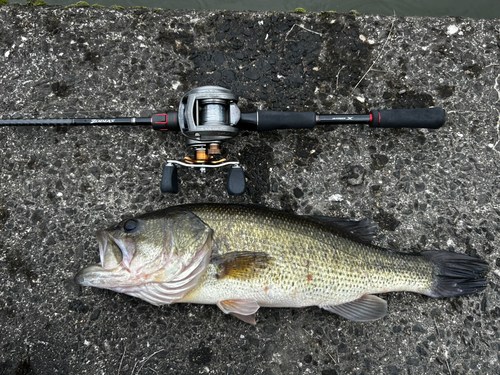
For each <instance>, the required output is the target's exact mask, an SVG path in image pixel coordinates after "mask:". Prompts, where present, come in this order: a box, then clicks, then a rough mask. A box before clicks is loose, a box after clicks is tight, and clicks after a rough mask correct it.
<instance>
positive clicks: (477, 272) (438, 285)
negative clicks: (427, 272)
mask: <svg viewBox="0 0 500 375" xmlns="http://www.w3.org/2000/svg"><path fill="white" fill-rule="evenodd" d="M421 255H422V256H423V257H424V259H426V260H428V261H429V262H431V263H433V264H434V265H435V266H436V274H435V277H434V283H433V285H432V287H431V290H430V291H429V293H425V294H426V295H428V296H431V297H435V298H437V297H456V296H464V295H466V294H473V293H477V292H480V291H481V290H483V289H484V288H485V287H486V278H485V276H486V273H487V272H488V263H486V261H484V260H482V259H478V258H473V257H471V256H468V255H464V254H458V253H451V252H447V251H426V252H423V253H421Z"/></svg>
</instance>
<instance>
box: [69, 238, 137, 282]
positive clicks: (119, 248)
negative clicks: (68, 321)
mask: <svg viewBox="0 0 500 375" xmlns="http://www.w3.org/2000/svg"><path fill="white" fill-rule="evenodd" d="M96 234H97V241H98V243H99V257H100V260H101V261H100V263H99V264H95V265H92V266H89V267H85V268H82V269H81V270H80V271H79V272H78V273H77V274H76V275H75V282H76V283H77V284H79V285H82V286H93V287H96V288H103V289H110V288H113V287H115V286H117V285H123V283H124V282H126V280H127V279H129V277H130V275H129V271H128V268H127V267H124V264H123V263H124V261H125V259H124V258H125V257H124V256H123V254H126V253H125V252H124V251H125V246H124V245H123V244H120V242H119V241H116V240H115V239H113V238H112V237H111V236H110V235H109V234H108V233H107V232H106V231H99V232H97V233H96Z"/></svg>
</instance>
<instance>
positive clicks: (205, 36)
mask: <svg viewBox="0 0 500 375" xmlns="http://www.w3.org/2000/svg"><path fill="white" fill-rule="evenodd" d="M499 32H500V30H499V28H498V22H496V21H494V20H491V21H485V20H472V19H462V18H439V19H435V18H410V17H408V18H405V17H381V16H368V15H367V16H358V15H354V14H349V15H340V14H291V13H250V12H248V13H246V12H243V13H239V12H223V11H214V12H190V11H168V10H159V11H158V10H126V11H125V10H113V9H95V8H69V9H64V8H61V7H36V8H34V7H25V6H14V5H12V6H5V7H2V8H1V9H0V64H1V65H0V87H1V89H2V91H1V94H0V116H1V117H2V118H16V117H59V118H61V117H75V116H80V117H100V116H108V117H109V116H149V115H150V114H151V113H154V112H156V111H164V110H175V109H176V108H177V106H178V101H179V99H180V98H181V96H182V95H183V93H185V92H187V91H188V90H190V89H192V88H195V87H198V86H202V85H220V86H224V87H227V88H229V89H231V90H232V91H233V92H234V93H236V94H237V95H238V96H240V98H241V99H240V103H239V104H240V108H241V109H242V110H243V111H251V110H255V109H274V110H284V111H285V110H296V111H316V112H318V113H324V114H327V113H360V114H361V113H367V112H368V111H369V110H371V109H384V108H414V107H417V108H418V107H427V106H442V107H444V108H445V109H446V110H447V112H448V118H447V123H446V125H445V126H444V127H443V128H441V129H439V130H435V131H434V130H426V129H425V130H420V129H401V130H390V129H385V130H384V129H376V130H374V129H371V128H369V127H366V126H361V125H356V126H338V127H336V126H328V127H316V128H315V129H314V130H301V131H280V132H277V131H274V132H268V133H260V134H257V133H254V132H248V131H246V132H243V133H242V134H241V135H240V136H238V138H235V139H234V140H232V141H230V142H227V143H226V144H225V150H226V153H227V156H228V158H229V159H230V160H239V161H241V163H242V164H243V166H244V167H245V171H246V176H247V178H248V184H247V193H246V194H245V195H243V196H241V197H230V196H228V195H227V193H226V192H225V189H224V181H225V178H226V173H227V170H224V171H222V170H213V171H208V173H207V174H206V175H205V176H202V175H201V174H200V173H198V172H197V171H194V172H193V171H191V170H187V169H180V170H179V178H180V193H179V194H178V195H169V196H164V195H162V194H161V192H160V190H159V182H160V178H161V169H162V165H163V164H164V162H165V161H166V160H167V159H168V158H176V159H181V158H182V157H184V156H185V154H186V146H185V141H184V139H183V138H182V136H181V135H179V134H174V133H168V132H161V133H159V132H154V131H152V130H151V129H150V128H148V127H99V126H94V127H3V128H1V129H0V155H1V159H0V184H1V190H0V230H1V232H0V284H1V288H0V374H157V373H161V374H167V373H168V374H170V373H172V374H196V373H210V374H266V375H270V374H275V375H279V374H302V373H304V374H308V373H310V374H322V375H332V374H351V373H352V374H380V373H385V374H423V373H425V374H471V373H472V374H498V373H500V363H499V359H500V357H499V350H500V344H499V338H500V333H499V328H498V318H499V316H500V301H499V297H498V290H499V276H498V275H499V274H500V272H499V266H500V256H499V250H498V248H497V246H496V242H497V241H498V238H499V237H500V207H499V202H500V196H499V188H498V186H499V185H500V176H499V167H500V134H499V132H500V131H499V127H500V124H499V111H500V102H499V100H500V78H499V77H500V65H499V63H498V62H499V61H500V41H499ZM189 202H250V203H257V204H263V205H266V206H270V207H274V208H281V209H285V210H293V211H295V212H297V213H300V214H322V215H331V216H342V217H349V218H352V219H361V218H364V217H368V218H372V219H374V220H375V222H376V223H377V225H378V228H379V235H378V237H377V243H378V244H379V245H382V246H386V247H390V248H392V249H396V250H401V251H407V252H410V251H422V250H424V249H440V250H452V251H456V252H461V253H467V254H471V255H473V256H479V257H481V258H484V259H486V260H487V261H488V262H489V264H490V265H491V272H490V273H489V276H488V287H487V288H486V290H485V291H484V292H482V293H481V294H479V295H474V296H469V297H463V298H456V299H448V300H435V299H432V298H427V297H424V296H420V295H415V294H411V293H392V294H388V295H384V298H386V299H387V301H388V306H389V314H388V316H387V317H386V318H384V319H382V320H380V321H376V322H373V323H355V322H351V321H347V320H345V319H343V318H341V317H339V316H336V315H333V314H330V313H328V312H326V311H324V310H321V309H318V308H306V309H266V308H263V309H261V310H260V311H259V312H258V315H257V325H256V326H251V325H248V324H245V323H243V322H241V321H239V320H237V319H235V318H232V317H230V316H226V315H224V314H223V313H221V312H220V311H219V310H218V309H217V308H216V307H214V306H201V305H173V306H164V307H155V306H152V305H149V304H147V303H145V302H143V301H141V300H138V299H134V298H132V297H128V296H125V295H121V294H117V293H113V292H111V291H106V290H98V289H93V288H81V287H79V286H78V285H76V284H75V283H74V281H73V276H74V274H75V273H76V272H77V271H78V270H79V269H80V268H81V267H83V266H85V265H88V264H91V263H93V262H95V261H96V260H97V259H98V249H97V241H96V239H95V236H94V233H95V231H96V230H97V229H102V228H103V227H105V226H107V225H109V224H110V223H112V222H115V221H117V220H119V219H121V218H123V217H124V216H125V215H130V214H136V213H141V212H145V211H151V210H154V209H159V208H163V207H166V206H169V205H173V204H179V203H189Z"/></svg>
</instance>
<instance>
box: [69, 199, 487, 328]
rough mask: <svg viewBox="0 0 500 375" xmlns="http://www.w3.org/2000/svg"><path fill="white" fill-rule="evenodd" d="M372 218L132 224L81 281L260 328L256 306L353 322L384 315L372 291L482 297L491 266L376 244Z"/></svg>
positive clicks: (273, 214)
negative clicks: (313, 310) (202, 307)
mask: <svg viewBox="0 0 500 375" xmlns="http://www.w3.org/2000/svg"><path fill="white" fill-rule="evenodd" d="M374 233H375V232H374V226H373V225H372V224H370V222H368V221H367V220H363V221H359V222H357V221H348V220H343V219H335V218H329V217H308V216H297V215H293V214H290V213H285V212H280V211H275V210H270V209H264V208H259V207H252V206H243V205H219V204H200V205H185V206H177V207H171V208H167V209H165V210H161V211H156V212H152V213H148V214H145V215H142V216H138V217H136V218H132V219H126V220H124V221H122V222H121V223H119V224H116V225H113V226H111V227H109V228H108V229H106V230H103V231H100V232H98V233H97V237H98V240H99V253H100V259H101V262H100V264H98V265H94V266H90V267H87V268H84V269H82V270H81V271H80V272H78V274H77V275H76V277H75V280H76V282H77V283H78V284H80V285H84V286H93V287H97V288H105V289H111V290H113V291H116V292H120V293H125V294H128V295H131V296H134V297H138V298H141V299H143V300H145V301H147V302H149V303H152V304H154V305H163V304H170V303H182V302H186V303H203V304H216V305H217V306H218V307H219V308H220V309H221V310H222V311H223V312H224V313H226V314H232V315H234V316H236V317H238V318H240V319H242V320H243V321H245V322H248V323H252V324H255V313H256V311H257V310H258V309H259V308H260V307H305V306H319V307H321V308H323V309H325V310H328V311H330V312H333V313H336V314H339V315H341V316H343V317H345V318H347V319H351V320H354V321H372V320H376V319H380V318H382V317H384V316H385V315H386V313H387V303H386V301H385V300H383V299H381V298H380V297H377V296H375V295H374V294H379V293H386V292H397V291H410V292H416V293H421V294H425V295H427V296H430V297H454V296H462V295H466V294H472V293H476V292H478V291H481V290H482V289H484V288H485V286H486V280H485V274H486V272H487V269H488V265H487V263H486V262H485V261H484V260H481V259H477V258H473V257H470V256H467V255H463V254H458V253H452V252H446V251H426V252H423V253H420V254H404V253H399V252H394V251H389V250H386V249H383V248H380V247H377V246H374V245H372V244H370V242H371V240H372V239H373V236H374Z"/></svg>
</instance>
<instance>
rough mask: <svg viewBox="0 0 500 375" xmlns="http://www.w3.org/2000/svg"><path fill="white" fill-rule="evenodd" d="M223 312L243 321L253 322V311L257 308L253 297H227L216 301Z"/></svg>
mask: <svg viewBox="0 0 500 375" xmlns="http://www.w3.org/2000/svg"><path fill="white" fill-rule="evenodd" d="M217 306H219V308H220V309H221V310H222V311H223V312H224V314H231V315H234V316H235V317H237V318H238V319H241V320H243V321H244V322H245V323H250V324H255V313H256V312H257V310H258V309H259V307H260V306H259V305H258V303H257V301H255V300H254V299H227V300H225V301H220V302H217Z"/></svg>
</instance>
